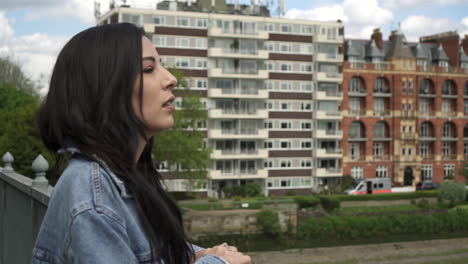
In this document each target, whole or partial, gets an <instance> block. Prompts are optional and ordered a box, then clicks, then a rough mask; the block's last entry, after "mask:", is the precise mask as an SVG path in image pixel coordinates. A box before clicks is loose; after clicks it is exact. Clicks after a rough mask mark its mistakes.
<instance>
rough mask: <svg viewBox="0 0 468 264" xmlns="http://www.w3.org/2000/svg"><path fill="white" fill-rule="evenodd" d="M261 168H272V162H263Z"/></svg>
mask: <svg viewBox="0 0 468 264" xmlns="http://www.w3.org/2000/svg"><path fill="white" fill-rule="evenodd" d="M263 167H264V168H272V167H273V162H272V161H271V160H267V161H265V162H263Z"/></svg>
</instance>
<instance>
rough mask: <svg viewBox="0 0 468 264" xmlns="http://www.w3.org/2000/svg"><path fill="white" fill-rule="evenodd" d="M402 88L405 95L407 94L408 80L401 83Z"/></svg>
mask: <svg viewBox="0 0 468 264" xmlns="http://www.w3.org/2000/svg"><path fill="white" fill-rule="evenodd" d="M401 87H402V90H403V93H406V89H407V87H406V80H403V81H402V83H401Z"/></svg>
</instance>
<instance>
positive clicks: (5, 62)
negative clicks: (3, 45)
mask: <svg viewBox="0 0 468 264" xmlns="http://www.w3.org/2000/svg"><path fill="white" fill-rule="evenodd" d="M0 80H1V82H2V83H10V84H12V85H13V86H14V87H16V88H17V89H20V90H23V91H28V92H33V91H34V90H35V84H34V82H33V81H31V80H30V79H29V78H28V77H26V75H25V74H24V73H23V71H22V70H21V68H20V66H19V65H18V63H15V62H13V61H12V60H11V58H0Z"/></svg>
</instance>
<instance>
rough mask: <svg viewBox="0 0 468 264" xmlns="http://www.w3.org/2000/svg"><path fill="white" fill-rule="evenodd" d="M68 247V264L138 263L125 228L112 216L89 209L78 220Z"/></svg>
mask: <svg viewBox="0 0 468 264" xmlns="http://www.w3.org/2000/svg"><path fill="white" fill-rule="evenodd" d="M66 243H67V244H66V246H65V250H66V251H67V252H66V254H65V255H66V256H68V257H69V259H67V260H65V262H66V263H74V264H84V263H86V264H93V263H96V264H97V263H117V264H118V263H122V264H123V263H138V258H137V257H136V256H135V254H134V253H133V251H132V249H131V248H130V243H129V239H128V236H127V232H126V228H125V226H124V224H123V223H122V222H121V221H119V220H118V219H117V218H115V217H112V214H111V213H109V214H106V213H98V212H96V211H95V210H93V209H90V210H87V211H85V212H82V213H80V214H79V215H77V216H75V219H74V220H73V222H72V223H71V225H70V228H69V234H68V239H67V240H66Z"/></svg>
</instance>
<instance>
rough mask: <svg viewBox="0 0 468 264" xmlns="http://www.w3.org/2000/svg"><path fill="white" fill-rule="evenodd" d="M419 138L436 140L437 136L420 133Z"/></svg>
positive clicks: (421, 139)
mask: <svg viewBox="0 0 468 264" xmlns="http://www.w3.org/2000/svg"><path fill="white" fill-rule="evenodd" d="M419 140H420V141H435V140H436V138H435V136H432V135H420V136H419Z"/></svg>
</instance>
